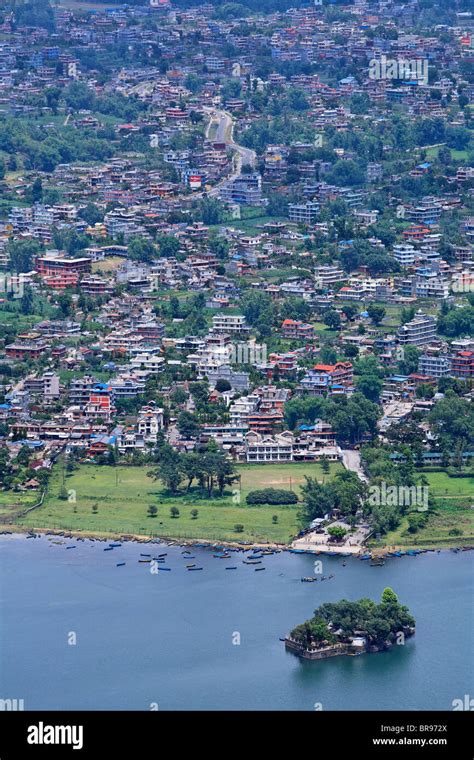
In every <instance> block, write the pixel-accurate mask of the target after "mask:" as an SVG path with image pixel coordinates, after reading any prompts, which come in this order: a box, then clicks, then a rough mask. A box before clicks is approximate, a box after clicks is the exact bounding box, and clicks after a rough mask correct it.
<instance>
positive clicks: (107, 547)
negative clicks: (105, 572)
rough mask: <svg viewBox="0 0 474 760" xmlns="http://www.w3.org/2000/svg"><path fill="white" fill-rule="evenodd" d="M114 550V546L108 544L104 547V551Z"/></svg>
mask: <svg viewBox="0 0 474 760" xmlns="http://www.w3.org/2000/svg"><path fill="white" fill-rule="evenodd" d="M111 551H113V546H106V547H105V549H104V552H111Z"/></svg>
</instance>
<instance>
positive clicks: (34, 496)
mask: <svg viewBox="0 0 474 760" xmlns="http://www.w3.org/2000/svg"><path fill="white" fill-rule="evenodd" d="M39 499H40V493H39V491H18V492H14V491H0V521H1V519H2V518H3V517H11V516H12V515H14V514H16V513H18V512H21V511H23V510H25V509H28V507H32V506H33V504H36V502H37V501H39Z"/></svg>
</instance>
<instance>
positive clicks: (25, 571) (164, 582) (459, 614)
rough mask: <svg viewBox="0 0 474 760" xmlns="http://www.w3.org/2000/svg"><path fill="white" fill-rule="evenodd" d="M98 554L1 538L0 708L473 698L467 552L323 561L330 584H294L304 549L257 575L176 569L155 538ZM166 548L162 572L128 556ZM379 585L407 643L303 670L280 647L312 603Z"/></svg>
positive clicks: (448, 704)
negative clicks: (412, 625) (404, 613)
mask: <svg viewBox="0 0 474 760" xmlns="http://www.w3.org/2000/svg"><path fill="white" fill-rule="evenodd" d="M66 546H76V548H75V549H67V548H66ZM105 546H106V544H104V543H99V542H90V541H85V542H76V541H74V540H72V539H69V540H67V541H66V543H65V544H64V545H53V544H51V542H50V541H48V538H47V537H46V536H42V537H41V538H36V539H27V538H26V537H24V536H2V537H0V600H1V606H0V610H1V612H0V697H1V698H3V699H6V698H11V699H13V698H17V699H24V703H25V709H27V710H34V709H37V710H47V709H51V710H59V709H66V710H67V709H75V710H80V709H86V710H87V709H101V710H105V709H112V710H121V709H134V710H148V709H150V705H151V704H152V703H155V704H157V705H158V708H159V709H160V710H171V709H174V710H196V709H211V710H221V709H231V710H241V709H250V710H259V709H264V710H314V709H315V705H319V704H320V705H322V709H323V710H367V709H368V710H382V709H386V710H400V709H408V710H423V709H429V710H436V709H439V710H446V709H448V710H449V709H452V701H453V700H454V699H458V698H463V697H464V695H465V694H471V695H474V685H473V655H472V645H473V609H474V606H473V574H472V566H473V558H474V552H462V553H458V554H455V553H453V552H450V551H444V552H441V553H434V554H433V553H429V554H424V555H419V556H417V557H403V558H400V559H390V560H388V561H387V562H386V564H385V565H384V566H383V567H370V566H369V563H368V562H363V561H360V560H356V559H347V560H342V559H340V558H339V559H336V558H323V563H324V568H323V573H324V575H326V576H327V575H330V574H334V578H333V579H331V580H327V581H325V582H322V583H321V582H319V581H318V582H317V583H301V581H300V578H301V577H302V576H306V575H312V574H313V565H314V558H312V557H310V556H308V555H295V554H290V553H288V552H282V553H280V554H276V555H273V556H270V557H265V558H264V562H263V565H258V567H261V566H264V567H265V568H266V569H265V571H264V572H255V569H254V566H252V565H244V564H242V559H243V557H244V555H243V554H241V553H235V554H233V555H232V559H231V560H227V559H216V558H214V557H213V556H212V552H211V551H209V550H207V549H193V555H194V556H195V559H194V560H187V559H185V558H184V557H183V555H182V551H183V548H180V547H166V546H165V545H163V544H160V545H159V546H157V545H150V544H136V543H127V544H124V545H123V546H122V547H120V548H117V549H114V550H113V551H108V552H104V547H105ZM164 551H167V552H168V556H167V559H166V566H167V567H171V568H172V570H171V572H166V571H160V572H159V573H158V575H156V574H152V573H151V572H150V566H149V565H147V564H141V563H139V562H138V559H139V558H140V553H142V552H146V553H151V554H152V556H155V555H157V554H158V553H160V552H164ZM343 561H345V562H346V566H345V567H344V566H343V565H342V562H343ZM118 562H126V565H125V566H124V567H117V566H116V564H117V563H118ZM187 562H195V563H196V564H197V565H198V566H202V567H203V570H202V571H199V572H189V571H187V570H186V567H185V565H186V563H187ZM232 565H237V568H238V569H237V570H225V567H228V566H232ZM385 586H391V587H392V588H393V589H394V590H395V591H396V593H397V594H398V595H399V598H400V600H401V601H402V602H403V603H404V604H407V605H408V606H409V607H410V609H411V611H412V613H413V614H414V616H415V618H416V621H417V632H416V635H415V636H414V637H413V638H412V639H410V640H409V641H408V642H407V643H406V645H405V646H398V647H394V648H393V649H392V650H391V651H390V652H387V653H381V654H374V655H365V656H361V657H337V658H333V659H329V660H325V661H323V662H305V661H301V660H300V659H299V658H297V657H295V656H294V655H293V654H291V653H289V652H287V651H285V647H284V644H283V642H281V641H279V637H282V636H284V635H285V634H286V633H287V632H288V631H289V630H290V629H291V628H292V627H293V626H295V625H296V624H298V623H300V622H302V621H303V620H305V619H307V618H308V617H310V616H311V614H312V612H313V610H314V609H315V608H316V607H317V606H318V605H319V604H321V603H322V602H326V601H337V600H339V599H341V598H347V599H352V600H353V599H358V598H360V597H362V596H368V597H371V598H373V599H376V600H377V601H378V600H379V597H380V594H381V592H382V591H383V589H384V587H385ZM71 634H75V637H76V644H75V645H70V644H69V643H68V637H69V639H70V640H73V637H72V636H71ZM239 636H240V644H235V643H233V642H235V641H237V640H238V637H239Z"/></svg>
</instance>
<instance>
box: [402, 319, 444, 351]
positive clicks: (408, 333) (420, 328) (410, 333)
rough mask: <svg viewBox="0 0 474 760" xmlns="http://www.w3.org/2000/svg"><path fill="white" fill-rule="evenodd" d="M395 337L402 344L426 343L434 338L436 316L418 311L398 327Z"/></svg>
mask: <svg viewBox="0 0 474 760" xmlns="http://www.w3.org/2000/svg"><path fill="white" fill-rule="evenodd" d="M397 338H398V341H399V343H400V344H401V345H402V346H403V345H412V346H425V345H428V344H429V343H431V342H432V341H434V340H435V339H436V318H435V317H432V316H431V315H430V314H423V313H422V312H421V311H418V312H417V313H416V315H415V317H414V318H413V319H412V320H411V321H410V322H407V323H406V324H405V325H402V326H401V327H400V328H399V330H398V333H397Z"/></svg>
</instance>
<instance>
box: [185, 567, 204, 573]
mask: <svg viewBox="0 0 474 760" xmlns="http://www.w3.org/2000/svg"><path fill="white" fill-rule="evenodd" d="M188 570H189V572H190V573H191V572H192V571H193V570H202V567H188Z"/></svg>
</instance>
